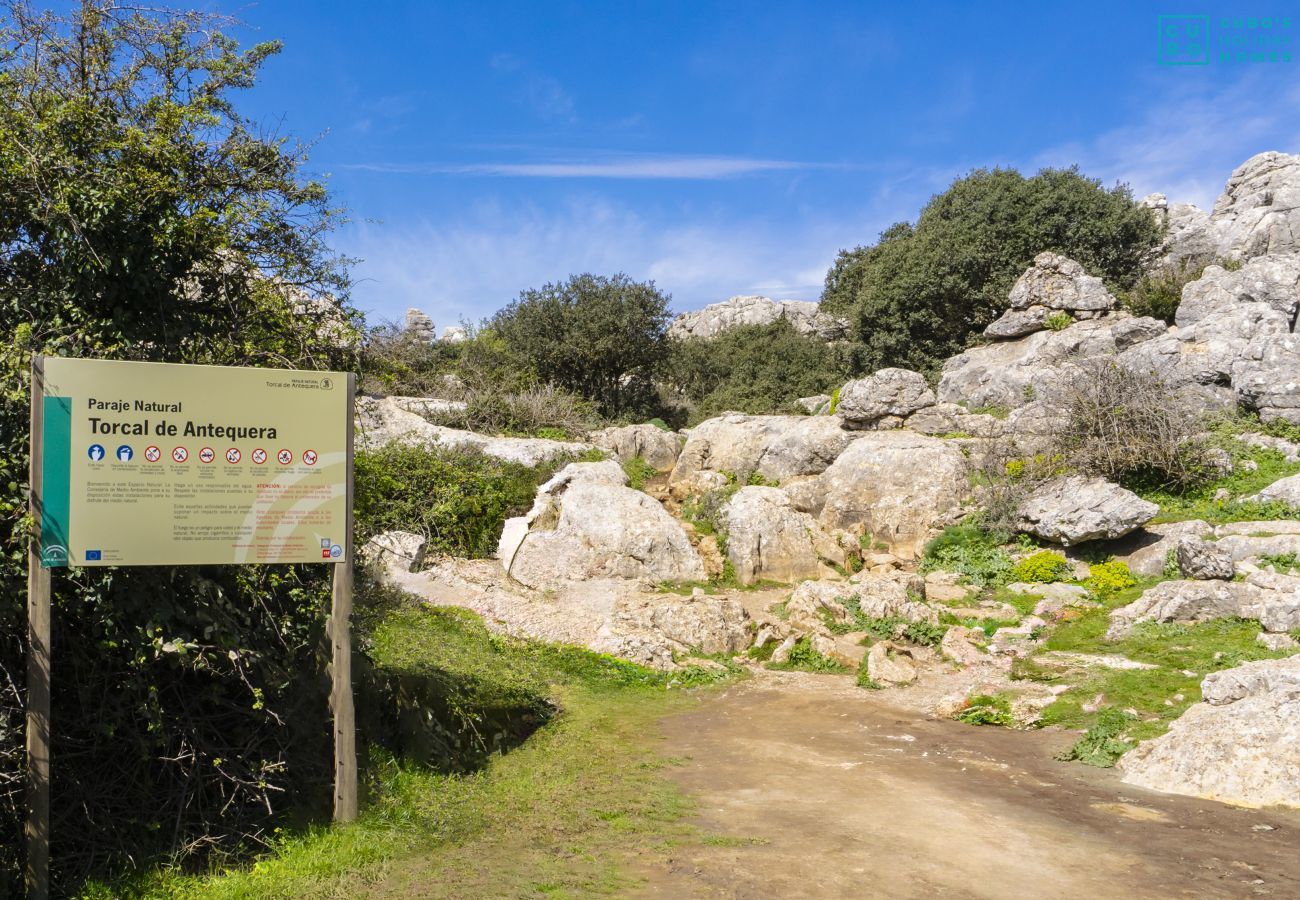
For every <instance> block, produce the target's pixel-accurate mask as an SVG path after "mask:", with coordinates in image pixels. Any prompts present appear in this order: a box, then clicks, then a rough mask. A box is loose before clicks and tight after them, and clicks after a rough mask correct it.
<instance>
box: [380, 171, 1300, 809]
mask: <svg viewBox="0 0 1300 900" xmlns="http://www.w3.org/2000/svg"><path fill="white" fill-rule="evenodd" d="M1143 202H1144V203H1146V204H1147V205H1148V206H1150V207H1151V208H1152V209H1153V210H1155V211H1156V213H1157V214H1158V215H1159V216H1161V217H1162V218H1163V220H1164V221H1165V222H1166V223H1167V225H1168V231H1167V238H1166V242H1165V244H1164V246H1163V247H1162V248H1161V249H1160V253H1159V258H1158V259H1153V260H1152V266H1153V267H1154V266H1156V265H1162V264H1168V263H1169V262H1170V261H1177V260H1190V259H1199V260H1202V261H1205V260H1207V259H1209V260H1213V262H1212V263H1210V264H1208V265H1206V266H1205V268H1204V270H1203V271H1202V272H1201V274H1200V276H1199V278H1196V279H1195V280H1192V281H1190V282H1189V283H1187V284H1186V286H1185V287H1184V288H1183V290H1182V294H1181V303H1180V304H1179V305H1178V308H1177V312H1176V315H1175V316H1174V321H1173V323H1172V324H1167V323H1166V322H1164V321H1161V320H1158V319H1153V318H1145V317H1139V316H1134V315H1132V314H1130V313H1128V312H1126V311H1125V310H1124V309H1122V308H1121V304H1120V302H1119V300H1118V299H1117V298H1116V297H1115V296H1114V295H1113V294H1112V293H1111V292H1110V291H1108V289H1107V288H1106V286H1105V285H1104V284H1103V283H1102V281H1101V279H1099V278H1096V277H1093V276H1091V275H1089V274H1088V273H1087V272H1086V271H1085V270H1084V269H1083V267H1082V266H1081V265H1080V264H1079V263H1077V262H1076V261H1074V260H1071V259H1069V258H1066V257H1064V256H1061V255H1059V254H1056V253H1052V252H1043V253H1041V254H1039V255H1038V257H1037V258H1035V260H1034V261H1033V264H1032V265H1031V266H1030V267H1029V268H1028V269H1027V270H1026V271H1025V272H1024V273H1023V275H1021V277H1020V278H1019V280H1018V281H1017V282H1016V283H1015V286H1014V287H1013V288H1012V289H1011V291H1010V293H1009V295H1008V296H1007V298H1006V308H1005V312H1004V313H1003V314H1002V316H1001V317H1000V318H999V319H998V320H997V321H995V322H994V323H993V324H991V325H990V326H989V327H988V328H987V330H986V331H985V334H984V339H983V340H982V341H980V342H978V343H977V344H975V345H973V346H971V347H970V348H969V349H967V350H966V351H965V352H963V353H961V354H959V355H957V356H954V357H952V358H951V359H948V360H947V361H946V362H945V363H944V364H943V365H942V370H941V372H940V373H939V377H938V378H937V380H936V381H933V382H932V381H930V380H927V378H926V377H925V376H924V375H922V374H920V373H917V372H912V371H908V370H904V369H895V368H887V369H882V370H880V371H877V372H874V373H871V374H869V375H867V376H866V377H863V378H859V379H855V380H853V381H849V382H848V383H846V384H844V385H842V386H841V387H840V388H839V389H838V390H837V391H836V392H835V393H834V394H833V395H824V396H821V397H810V398H807V400H806V402H804V403H803V404H802V405H803V406H804V408H805V409H807V410H808V413H809V414H807V415H743V414H739V413H733V414H724V415H720V416H717V417H715V418H711V419H708V420H706V421H703V422H701V423H699V424H698V425H696V426H695V427H693V428H689V429H685V430H682V431H679V432H678V431H671V430H668V429H666V428H664V427H662V426H661V425H659V424H635V425H627V426H616V427H609V428H605V429H602V430H600V431H597V432H593V433H592V434H590V435H589V436H588V438H587V440H586V441H576V442H575V441H568V442H566V441H555V440H545V439H540V438H514V437H502V436H494V435H480V434H474V433H472V432H467V431H463V430H458V429H454V428H448V427H445V426H442V425H438V424H435V423H434V421H431V419H434V420H436V418H437V417H436V416H435V415H432V413H435V412H437V411H438V410H440V409H444V408H445V406H446V404H449V403H451V402H452V401H447V400H440V399H438V398H402V397H386V398H371V397H363V398H362V400H361V403H360V425H359V440H360V442H361V444H362V446H370V447H375V446H382V445H385V444H390V443H393V442H399V443H409V444H414V445H418V446H424V447H446V448H465V447H472V448H475V449H476V450H478V451H480V452H482V453H484V454H488V455H490V456H493V457H497V458H500V459H503V460H509V461H512V462H518V463H521V464H524V465H529V466H536V465H539V464H542V463H553V464H556V465H557V466H559V468H558V470H557V471H556V474H555V475H554V476H553V477H551V478H550V479H549V480H548V481H546V482H545V483H544V484H543V485H542V486H541V487H540V488H539V490H538V491H537V494H536V497H535V501H534V503H533V506H532V508H531V509H530V510H529V511H528V512H527V514H526V515H523V516H521V517H518V518H513V519H510V520H509V521H507V522H506V524H505V527H504V530H503V532H502V534H501V537H500V541H499V546H498V552H497V554H496V558H495V559H491V560H463V559H452V558H435V557H434V556H432V555H431V554H427V553H426V551H425V546H424V544H425V542H424V539H423V537H422V536H421V535H417V534H411V533H400V532H394V533H388V534H384V535H381V536H379V537H377V538H375V539H374V540H373V541H372V542H371V544H370V546H369V547H367V549H366V553H367V557H368V559H369V560H370V562H371V564H372V565H373V566H374V567H375V569H376V571H377V572H379V573H380V574H381V576H382V577H383V578H384V579H385V580H388V581H390V582H391V583H393V584H396V585H398V586H400V587H401V588H403V589H404V590H407V591H410V592H411V593H414V594H417V595H419V596H422V597H424V598H426V599H428V600H429V601H430V602H436V603H440V604H450V605H461V606H466V607H469V608H472V609H474V610H476V611H477V612H479V613H481V614H482V615H483V616H484V619H485V620H486V621H488V622H489V623H490V625H491V627H494V628H497V629H499V630H501V631H504V632H508V633H514V634H526V635H531V636H535V637H541V638H545V639H548V640H555V641H562V642H567V643H574V644H581V645H585V646H587V647H591V648H593V649H596V650H600V651H604V652H608V653H612V654H615V655H618V656H622V657H625V658H627V659H631V660H635V661H638V662H643V663H647V664H650V665H653V666H656V667H658V668H661V669H667V670H672V669H674V668H676V667H679V666H681V665H683V664H686V663H688V662H690V663H691V664H697V665H710V664H713V665H717V664H719V663H718V662H717V661H718V660H730V659H736V660H740V661H742V662H743V663H744V664H746V665H769V666H783V665H784V666H796V665H813V666H814V667H821V668H822V669H823V670H825V671H834V672H844V673H857V676H856V677H857V678H858V681H859V683H860V684H862V685H863V687H864V688H866V689H871V690H882V691H884V692H885V694H886V695H887V696H889V698H890V699H891V702H897V703H903V704H908V705H914V706H920V707H923V708H925V709H927V710H929V711H931V712H932V713H933V714H935V715H942V716H953V717H956V718H959V719H961V720H962V721H967V722H969V723H971V724H994V725H1004V726H1010V727H1035V726H1044V725H1052V726H1057V727H1075V728H1078V729H1079V730H1080V731H1085V730H1086V734H1084V736H1083V738H1081V741H1080V745H1079V748H1077V754H1078V756H1079V758H1081V759H1085V761H1087V758H1088V757H1089V755H1090V754H1095V755H1097V756H1098V758H1106V759H1107V760H1108V762H1103V763H1101V764H1109V763H1113V762H1114V759H1115V758H1118V759H1119V765H1120V767H1121V769H1122V771H1123V773H1124V778H1125V779H1126V780H1127V781H1129V782H1131V783H1133V784H1135V785H1140V786H1144V787H1148V788H1152V789H1156V790H1162V791H1169V792H1174V793H1185V794H1190V795H1193V796H1200V797H1210V798H1214V799H1218V800H1223V801H1226V802H1230V803H1237V804H1241V805H1246V806H1263V805H1271V804H1282V805H1288V806H1296V807H1300V725H1297V723H1298V722H1300V716H1298V715H1297V713H1300V653H1298V652H1297V650H1298V649H1300V647H1298V645H1297V642H1296V636H1297V635H1300V572H1298V571H1297V570H1298V569H1300V443H1296V442H1295V440H1294V437H1295V435H1292V434H1291V433H1290V432H1287V431H1286V429H1287V427H1288V426H1300V339H1297V337H1296V334H1295V327H1296V318H1297V313H1298V311H1300V156H1288V155H1285V154H1281V153H1274V152H1270V153H1262V154H1259V155H1257V156H1255V157H1252V158H1251V159H1249V160H1247V161H1246V162H1245V163H1243V164H1242V165H1241V166H1240V167H1238V168H1237V169H1236V170H1235V171H1234V172H1233V173H1232V174H1231V176H1230V177H1229V179H1228V181H1227V183H1226V185H1225V188H1224V192H1223V194H1222V195H1221V196H1220V198H1219V199H1218V201H1217V202H1216V203H1215V205H1214V208H1213V210H1210V211H1202V210H1199V209H1197V208H1195V207H1193V206H1189V205H1187V204H1178V203H1175V204H1169V203H1168V202H1167V200H1166V198H1164V197H1163V196H1162V195H1152V196H1151V197H1148V198H1146V199H1145V200H1144V201H1143ZM776 318H787V319H789V320H790V321H791V323H792V324H794V325H795V327H796V328H797V329H799V330H800V331H802V332H804V333H810V334H816V335H818V336H819V337H821V338H823V339H825V340H834V339H836V338H837V337H838V336H839V335H841V334H842V333H843V323H840V322H838V321H835V320H832V319H830V318H829V317H827V316H825V315H823V314H821V313H819V312H818V311H817V309H816V305H815V304H799V303H798V302H795V301H781V302H776V301H769V300H766V299H765V298H754V297H736V298H732V300H729V301H727V302H726V303H722V304H716V305H714V306H711V307H707V308H706V309H704V310H701V311H699V312H697V313H691V314H686V315H684V316H679V317H678V319H677V320H675V321H674V323H673V326H672V328H673V330H674V332H675V333H677V334H678V335H680V336H712V335H715V334H717V333H718V332H719V331H721V330H724V329H726V328H728V327H734V326H735V325H740V324H763V323H766V322H770V321H774V320H775V319H776ZM418 324H421V325H422V324H423V323H418ZM427 332H428V336H429V339H432V325H431V323H430V324H429V325H428V326H427ZM1110 370H1123V371H1126V372H1131V373H1137V374H1139V375H1143V376H1144V377H1148V376H1149V377H1150V378H1153V379H1155V380H1154V381H1152V382H1151V383H1154V384H1159V385H1160V386H1161V390H1163V391H1165V392H1166V395H1167V398H1168V401H1167V402H1168V403H1169V404H1170V405H1171V407H1172V406H1173V405H1175V404H1176V405H1177V408H1178V409H1179V410H1185V411H1186V416H1187V417H1189V421H1191V420H1192V419H1195V421H1197V422H1200V421H1201V420H1202V417H1204V420H1205V421H1206V422H1209V421H1211V419H1213V417H1216V416H1219V417H1230V418H1232V421H1234V422H1237V423H1242V422H1245V423H1253V424H1248V425H1245V426H1241V425H1237V426H1233V427H1234V428H1235V430H1233V431H1232V432H1231V433H1230V434H1229V433H1228V431H1226V430H1224V429H1225V428H1226V427H1227V426H1222V427H1219V426H1216V427H1218V428H1219V430H1218V431H1215V432H1214V435H1216V437H1215V441H1217V443H1216V444H1215V447H1214V449H1213V451H1212V452H1211V453H1210V455H1209V456H1208V457H1207V458H1208V460H1209V462H1210V463H1212V464H1213V466H1215V467H1216V469H1215V474H1214V479H1215V480H1214V485H1213V490H1212V491H1211V492H1210V493H1209V494H1207V496H1206V498H1205V500H1204V502H1203V504H1202V505H1201V506H1199V507H1194V506H1193V505H1191V504H1189V503H1184V502H1183V501H1179V500H1176V499H1171V498H1169V497H1167V496H1166V495H1165V494H1163V493H1161V492H1160V491H1145V490H1141V489H1139V490H1138V491H1135V490H1132V489H1130V487H1134V485H1130V486H1129V487H1125V486H1121V485H1120V484H1119V483H1117V481H1116V480H1113V479H1108V478H1105V477H1100V476H1098V475H1095V474H1089V473H1086V472H1080V471H1077V470H1073V469H1071V468H1070V467H1069V466H1066V465H1063V464H1059V463H1054V462H1053V460H1054V459H1055V458H1056V457H1055V456H1054V455H1053V454H1055V453H1056V451H1055V450H1054V449H1053V448H1054V447H1056V446H1058V444H1059V438H1060V435H1061V433H1062V432H1064V431H1065V430H1066V429H1067V427H1068V426H1069V424H1070V423H1069V422H1068V421H1066V420H1067V419H1068V418H1069V412H1068V411H1069V409H1070V408H1071V407H1070V405H1069V404H1070V403H1071V402H1073V401H1072V400H1070V399H1069V398H1070V397H1071V396H1073V395H1072V392H1074V393H1076V394H1077V391H1078V385H1079V384H1080V383H1081V382H1082V381H1084V380H1086V379H1088V378H1091V377H1095V373H1097V372H1099V371H1110ZM1156 402H1157V404H1159V403H1162V402H1164V401H1159V400H1157V401H1156ZM1198 427H1199V426H1198ZM1205 428H1206V429H1209V428H1210V426H1209V425H1206V426H1205ZM1207 433H1209V432H1208V431H1207ZM1120 439H1121V436H1119V435H1117V437H1116V440H1117V441H1119V440H1120ZM990 460H993V463H992V464H991V463H990ZM991 465H992V468H990V466H991ZM1026 467H1031V468H1034V469H1035V471H1037V472H1038V473H1039V475H1038V477H1036V478H1035V480H1034V481H1033V482H1032V483H1028V482H1024V483H1023V484H1025V485H1027V486H1025V487H1024V489H1023V490H1022V491H1021V494H1020V495H1019V496H1017V498H1016V506H1015V511H1014V518H1013V520H1012V521H1011V523H1010V531H1011V532H1012V533H1014V539H1013V540H1008V541H1005V542H1001V543H1000V544H999V545H997V546H994V545H992V544H983V545H980V544H976V543H969V542H968V543H966V544H963V543H961V542H960V541H959V540H958V537H959V536H961V535H963V534H965V533H966V532H964V531H963V530H962V528H963V527H966V528H969V527H970V526H969V523H970V522H974V521H978V520H979V519H978V517H979V516H980V515H981V514H983V513H984V512H985V511H986V510H987V508H988V506H989V505H990V503H991V501H990V494H991V492H992V491H993V488H994V487H996V482H997V480H998V478H1000V477H1002V475H1006V474H1008V473H1010V475H1009V477H1010V478H1012V479H1013V480H1014V478H1015V477H1018V476H1017V475H1016V473H1019V472H1020V471H1021V470H1022V469H1024V468H1026ZM989 472H993V475H994V477H993V481H994V482H995V484H994V485H993V486H992V487H991V486H990V480H989V477H988V476H987V473H989ZM634 475H635V478H634V477H633V476H634ZM1272 475H1276V476H1277V477H1276V478H1271V476H1272ZM1266 478H1270V479H1271V480H1267V482H1266V483H1260V482H1261V481H1263V480H1264V479H1266ZM634 482H635V483H634ZM1198 502H1199V501H1198ZM1198 512H1201V513H1204V515H1196V514H1195V513H1198ZM963 523H965V524H963ZM993 570H996V571H993ZM990 573H991V574H990ZM1214 629H1218V631H1215V630H1214ZM1215 635H1218V637H1215ZM1215 641H1218V643H1215ZM1202 651H1204V652H1202ZM1144 679H1145V680H1144ZM1135 685H1140V686H1141V691H1138V690H1137V689H1136V688H1135V687H1134V686H1135ZM1126 692H1128V693H1126ZM1130 694H1133V695H1135V696H1136V695H1138V694H1141V698H1142V702H1143V703H1146V702H1149V703H1150V704H1151V706H1150V708H1147V707H1143V706H1142V705H1141V704H1140V703H1139V704H1136V705H1130V704H1129V703H1128V701H1127V700H1125V699H1124V698H1127V697H1128V696H1129V695H1130ZM1098 748H1100V749H1098Z"/></svg>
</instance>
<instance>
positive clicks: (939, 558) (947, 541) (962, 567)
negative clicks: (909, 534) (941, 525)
mask: <svg viewBox="0 0 1300 900" xmlns="http://www.w3.org/2000/svg"><path fill="white" fill-rule="evenodd" d="M1014 568H1015V564H1014V563H1013V562H1012V560H1011V555H1010V554H1009V553H1007V551H1006V550H1005V549H1003V547H1002V541H1001V540H1000V539H999V536H997V535H992V534H989V533H988V532H986V531H984V530H983V529H982V528H980V527H979V526H978V525H950V526H949V527H947V528H945V529H944V530H943V533H942V534H940V535H939V536H938V537H936V538H934V539H933V540H932V541H930V542H929V543H928V544H926V545H925V552H924V554H923V555H922V557H921V566H920V570H921V572H932V571H935V570H943V571H945V572H956V573H958V574H959V575H961V576H962V577H963V578H964V579H965V580H966V581H968V582H969V583H971V584H976V585H980V586H981V587H982V586H986V585H999V584H1005V583H1006V582H1008V581H1010V580H1011V578H1012V573H1013V570H1014Z"/></svg>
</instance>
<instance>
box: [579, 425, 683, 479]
mask: <svg viewBox="0 0 1300 900" xmlns="http://www.w3.org/2000/svg"><path fill="white" fill-rule="evenodd" d="M589 437H590V440H591V442H592V443H593V444H595V445H596V446H597V447H601V448H603V449H605V450H609V451H610V452H612V453H613V454H614V456H615V457H616V458H617V459H618V461H619V462H631V461H632V460H633V459H636V458H637V457H638V456H639V457H641V458H642V459H644V460H645V461H646V462H647V463H649V464H650V465H651V466H653V467H654V469H655V470H656V471H658V472H669V471H671V470H672V468H673V466H675V465H676V464H677V456H678V454H679V453H681V450H682V437H681V435H679V434H677V433H676V432H673V431H665V430H663V429H662V428H660V427H659V426H657V425H622V426H618V427H613V428H604V429H602V430H600V431H593V432H592V433H591V435H590V436H589Z"/></svg>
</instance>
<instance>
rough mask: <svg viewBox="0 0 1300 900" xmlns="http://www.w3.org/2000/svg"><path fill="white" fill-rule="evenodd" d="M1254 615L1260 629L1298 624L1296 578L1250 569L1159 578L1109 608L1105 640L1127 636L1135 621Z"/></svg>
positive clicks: (1299, 581)
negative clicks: (1202, 577) (1231, 574)
mask: <svg viewBox="0 0 1300 900" xmlns="http://www.w3.org/2000/svg"><path fill="white" fill-rule="evenodd" d="M1224 618H1242V619H1257V620H1258V621H1259V623H1260V625H1262V626H1263V628H1264V630H1265V631H1269V632H1275V633H1281V632H1286V631H1290V630H1291V629H1293V628H1297V627H1300V578H1297V577H1294V576H1289V575H1278V574H1273V573H1270V572H1255V573H1253V574H1251V575H1249V576H1247V577H1246V580H1245V581H1164V582H1161V583H1160V584H1157V585H1155V586H1154V587H1151V588H1148V589H1147V590H1146V591H1144V592H1143V593H1142V596H1140V597H1138V599H1136V600H1134V601H1133V602H1132V603H1130V604H1128V605H1127V606H1122V607H1120V608H1119V609H1116V610H1113V611H1112V612H1111V614H1110V622H1111V624H1110V628H1109V630H1108V631H1107V632H1106V636H1107V638H1108V639H1109V640H1118V639H1120V638H1122V637H1124V636H1125V635H1127V634H1128V633H1129V632H1130V631H1131V630H1132V628H1133V626H1134V625H1136V624H1137V623H1138V622H1183V623H1192V622H1208V621H1210V620H1213V619H1224Z"/></svg>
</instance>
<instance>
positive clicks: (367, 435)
mask: <svg viewBox="0 0 1300 900" xmlns="http://www.w3.org/2000/svg"><path fill="white" fill-rule="evenodd" d="M410 399H411V398H401V399H400V400H394V399H393V398H391V397H384V398H377V397H365V396H361V397H358V398H357V444H358V446H360V447H363V448H376V447H382V446H384V445H386V444H390V443H401V444H410V445H415V446H420V447H426V448H428V449H430V450H460V451H466V450H468V451H471V452H473V451H478V452H480V453H483V454H485V455H487V456H492V457H495V458H496V459H500V460H504V461H506V462H513V463H519V464H520V465H524V466H540V465H542V464H543V463H548V462H553V461H555V460H557V459H562V458H564V457H566V456H568V457H574V456H579V455H581V454H583V453H585V452H587V451H588V450H591V449H592V446H591V445H590V444H579V443H571V442H569V441H552V440H546V439H544V438H509V437H489V436H487V435H482V434H476V433H475V432H472V431H462V430H460V429H458V428H445V427H443V426H441V425H434V424H433V423H432V422H429V421H428V420H427V419H424V418H422V417H421V416H419V415H417V414H415V413H413V412H410V411H409V410H407V409H404V408H403V406H404V405H405V406H409V405H410V403H409V401H410Z"/></svg>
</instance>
